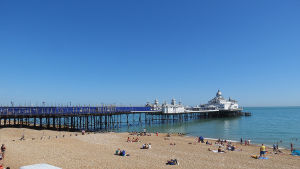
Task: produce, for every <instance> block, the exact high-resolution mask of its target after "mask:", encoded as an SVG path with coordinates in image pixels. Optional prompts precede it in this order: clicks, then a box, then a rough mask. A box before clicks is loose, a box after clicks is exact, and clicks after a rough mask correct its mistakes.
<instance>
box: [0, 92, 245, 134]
mask: <svg viewBox="0 0 300 169" xmlns="http://www.w3.org/2000/svg"><path fill="white" fill-rule="evenodd" d="M226 104H230V106H236V105H237V103H236V101H227V102H224V99H223V97H222V96H221V92H220V91H218V93H217V95H216V97H215V98H214V99H213V100H211V101H210V102H209V104H206V105H202V106H201V107H198V106H197V107H184V106H183V105H181V103H179V104H176V101H175V99H172V102H171V104H166V103H164V104H162V105H159V104H158V101H157V100H155V102H154V104H147V105H146V106H140V107H132V106H127V107H119V106H115V105H105V106H93V107H92V106H17V107H16V106H0V127H20V128H23V127H24V128H34V129H52V130H67V131H78V130H86V131H98V130H113V129H116V128H120V127H122V126H132V125H135V124H137V123H138V124H144V125H151V124H154V123H169V122H184V121H188V120H191V119H201V118H220V117H237V116H241V115H251V114H249V113H243V112H242V109H241V108H239V107H230V106H229V107H226ZM212 106H214V107H212ZM224 107H225V108H224Z"/></svg>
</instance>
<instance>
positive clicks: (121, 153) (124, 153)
mask: <svg viewBox="0 0 300 169" xmlns="http://www.w3.org/2000/svg"><path fill="white" fill-rule="evenodd" d="M115 155H119V156H129V154H126V151H125V150H122V151H121V149H120V148H118V149H117V150H116V153H115Z"/></svg>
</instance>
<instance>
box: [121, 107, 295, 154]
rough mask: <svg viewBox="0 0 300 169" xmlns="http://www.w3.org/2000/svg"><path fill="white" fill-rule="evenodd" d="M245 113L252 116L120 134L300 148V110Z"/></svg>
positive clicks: (138, 127)
mask: <svg viewBox="0 0 300 169" xmlns="http://www.w3.org/2000/svg"><path fill="white" fill-rule="evenodd" d="M244 111H245V112H251V113H252V116H249V117H248V116H243V117H234V118H210V119H199V120H190V121H185V122H181V123H164V124H154V125H151V126H149V125H146V126H144V125H142V126H141V125H135V126H130V127H129V128H126V127H122V128H121V129H119V130H118V131H142V130H143V128H146V129H147V131H149V132H164V133H173V132H175V133H186V134H187V135H189V136H203V137H205V138H221V139H227V140H236V141H239V140H240V139H241V138H242V139H243V140H245V139H246V140H248V139H249V140H251V143H256V144H261V143H264V144H266V145H269V146H272V145H273V144H277V143H278V144H279V147H285V148H289V147H290V144H291V143H293V144H294V147H295V148H297V149H300V107H247V108H244Z"/></svg>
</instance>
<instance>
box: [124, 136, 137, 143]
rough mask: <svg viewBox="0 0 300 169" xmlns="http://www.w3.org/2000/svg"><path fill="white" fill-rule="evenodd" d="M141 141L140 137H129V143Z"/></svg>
mask: <svg viewBox="0 0 300 169" xmlns="http://www.w3.org/2000/svg"><path fill="white" fill-rule="evenodd" d="M139 141H140V139H139V138H138V137H137V138H134V137H132V139H130V137H128V138H127V142H128V143H132V142H139Z"/></svg>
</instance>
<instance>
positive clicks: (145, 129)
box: [144, 128, 146, 136]
mask: <svg viewBox="0 0 300 169" xmlns="http://www.w3.org/2000/svg"><path fill="white" fill-rule="evenodd" d="M145 135H146V129H145V128H144V136H145Z"/></svg>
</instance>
